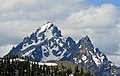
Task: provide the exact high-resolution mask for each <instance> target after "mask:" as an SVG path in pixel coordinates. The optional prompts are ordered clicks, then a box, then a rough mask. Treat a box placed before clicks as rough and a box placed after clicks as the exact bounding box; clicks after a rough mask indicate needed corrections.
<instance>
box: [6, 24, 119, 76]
mask: <svg viewBox="0 0 120 76" xmlns="http://www.w3.org/2000/svg"><path fill="white" fill-rule="evenodd" d="M6 56H18V57H24V58H26V57H27V58H28V59H29V60H33V61H41V62H42V61H49V60H58V61H59V60H63V61H64V60H67V61H72V62H74V63H76V64H78V65H79V66H82V67H85V68H87V69H89V70H90V71H91V72H93V73H95V74H96V75H97V76H103V75H108V76H113V75H117V74H116V69H117V67H116V66H115V65H114V63H112V62H111V61H109V60H108V59H107V57H106V56H105V54H103V53H102V52H101V51H99V49H98V48H95V47H94V45H93V44H92V42H91V40H90V38H89V37H88V36H86V37H84V38H82V39H80V40H79V41H78V42H75V41H74V40H73V39H72V38H71V37H67V38H65V37H64V36H63V35H62V34H61V31H60V30H59V29H58V28H57V26H56V25H55V24H53V23H52V22H47V23H46V24H44V25H42V26H41V27H39V28H38V29H37V30H36V31H35V32H34V33H32V34H31V35H30V36H27V37H25V38H24V39H23V41H22V42H21V43H20V44H18V45H17V46H16V47H13V48H12V50H10V52H9V53H8V54H7V55H6Z"/></svg>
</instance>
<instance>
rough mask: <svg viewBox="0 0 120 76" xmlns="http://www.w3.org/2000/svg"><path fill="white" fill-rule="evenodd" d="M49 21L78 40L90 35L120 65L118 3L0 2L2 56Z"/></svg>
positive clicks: (101, 0) (110, 0)
mask: <svg viewBox="0 0 120 76" xmlns="http://www.w3.org/2000/svg"><path fill="white" fill-rule="evenodd" d="M47 21H52V22H53V23H55V24H57V25H58V28H60V29H61V31H62V34H63V35H64V36H65V37H68V36H71V37H72V38H74V39H75V40H76V41H78V40H80V39H81V38H82V37H85V36H86V35H88V36H89V37H90V39H91V41H92V42H93V44H94V46H95V47H96V48H99V49H100V51H101V52H103V53H105V54H106V55H107V56H108V58H109V59H110V60H111V61H113V62H114V63H115V64H116V65H118V66H120V1H119V0H51V1H50V0H0V56H4V55H5V54H6V53H8V52H9V50H10V49H11V48H12V47H13V46H16V45H17V44H18V43H20V42H21V41H22V39H23V38H24V37H26V36H28V35H30V34H31V33H32V32H34V31H35V30H36V29H37V28H38V27H40V26H41V25H43V24H44V23H46V22H47Z"/></svg>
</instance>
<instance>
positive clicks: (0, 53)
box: [0, 44, 15, 57]
mask: <svg viewBox="0 0 120 76" xmlns="http://www.w3.org/2000/svg"><path fill="white" fill-rule="evenodd" d="M13 46H15V45H14V44H7V45H3V46H1V47H0V57H3V56H5V55H6V54H7V53H9V51H10V50H11V49H12V47H13Z"/></svg>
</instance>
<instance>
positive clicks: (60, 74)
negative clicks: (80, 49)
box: [0, 58, 93, 76]
mask: <svg viewBox="0 0 120 76" xmlns="http://www.w3.org/2000/svg"><path fill="white" fill-rule="evenodd" d="M70 74H72V75H73V76H93V75H92V74H91V73H90V72H84V70H83V69H82V68H81V70H79V68H78V66H76V67H75V70H74V72H73V71H72V70H71V68H65V66H63V65H61V66H47V65H39V62H33V61H31V62H30V61H20V60H18V59H9V58H0V76H70ZM72 75H71V76H72Z"/></svg>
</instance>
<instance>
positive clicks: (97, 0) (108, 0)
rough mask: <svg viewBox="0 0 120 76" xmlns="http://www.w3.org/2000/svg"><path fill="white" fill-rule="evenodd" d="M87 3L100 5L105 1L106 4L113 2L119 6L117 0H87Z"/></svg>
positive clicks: (119, 2) (119, 3)
mask: <svg viewBox="0 0 120 76" xmlns="http://www.w3.org/2000/svg"><path fill="white" fill-rule="evenodd" d="M87 3H88V4H91V5H96V6H100V5H101V4H103V3H107V4H113V5H115V6H117V7H120V1H119V0H87Z"/></svg>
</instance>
